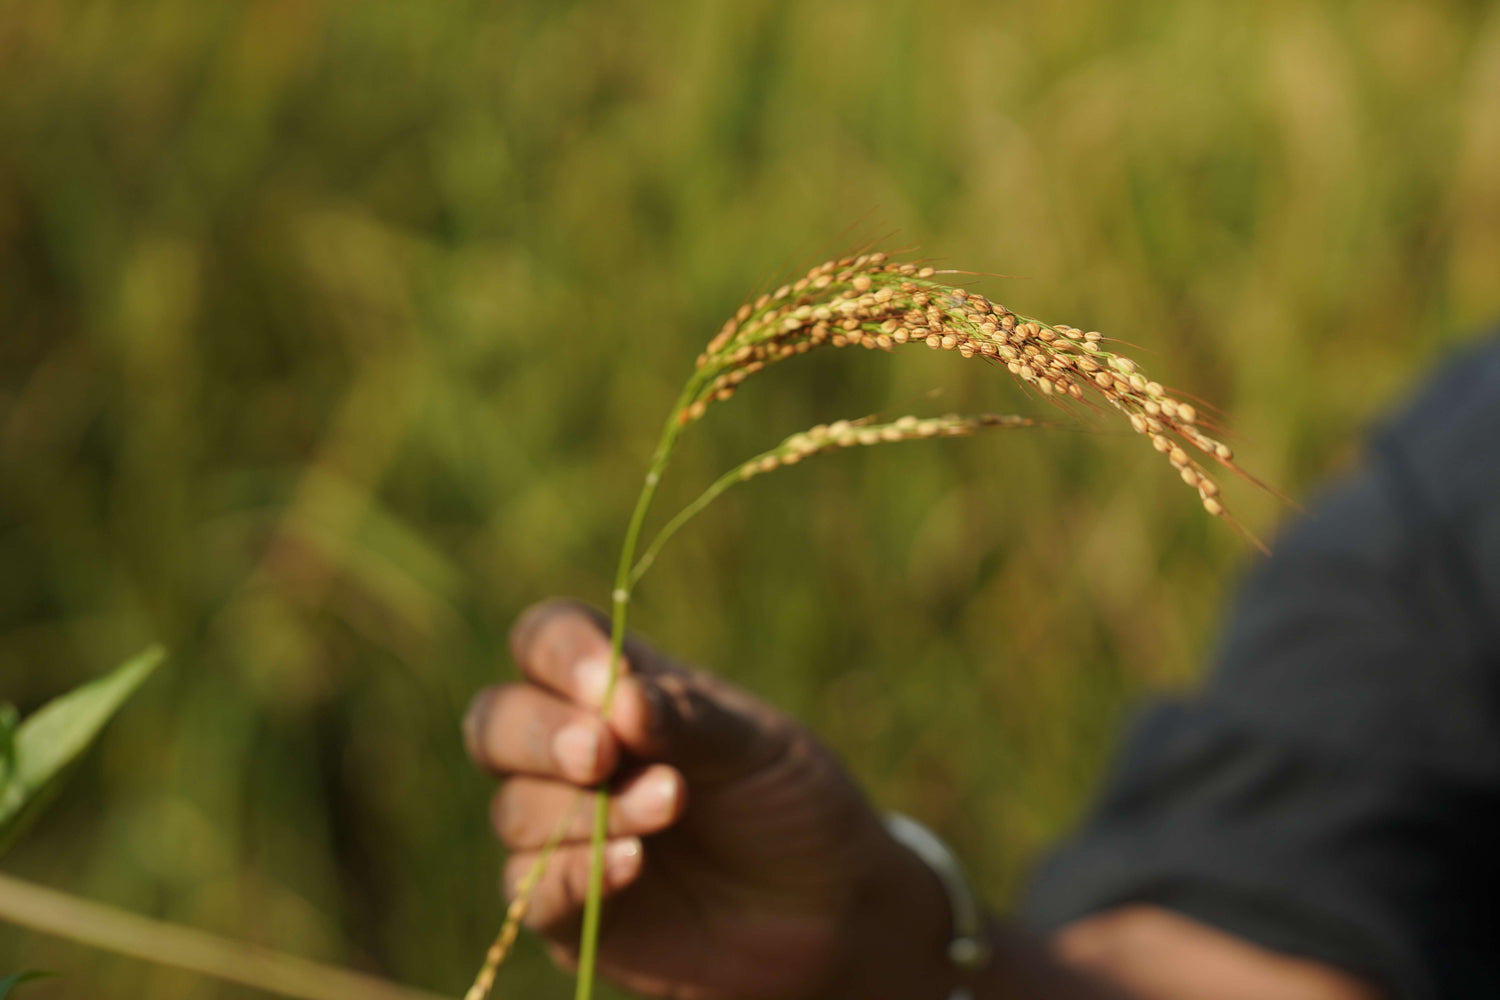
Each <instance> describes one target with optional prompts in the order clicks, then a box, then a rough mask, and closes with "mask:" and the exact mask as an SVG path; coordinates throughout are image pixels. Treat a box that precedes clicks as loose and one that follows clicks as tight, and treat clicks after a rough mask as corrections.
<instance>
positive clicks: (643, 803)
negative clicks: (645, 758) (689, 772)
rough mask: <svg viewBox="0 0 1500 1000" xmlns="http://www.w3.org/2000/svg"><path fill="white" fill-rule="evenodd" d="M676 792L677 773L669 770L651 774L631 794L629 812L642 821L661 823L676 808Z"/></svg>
mask: <svg viewBox="0 0 1500 1000" xmlns="http://www.w3.org/2000/svg"><path fill="white" fill-rule="evenodd" d="M677 794H678V782H677V775H675V774H672V773H671V772H670V771H665V772H662V773H661V774H653V775H651V776H650V777H649V778H646V779H645V780H644V781H642V782H641V787H640V788H639V789H637V790H635V793H634V794H633V795H632V796H631V798H632V799H633V800H634V801H632V803H631V812H633V813H635V814H636V818H637V819H638V820H640V821H641V822H643V823H663V822H665V821H666V820H667V819H669V818H670V817H671V815H672V813H673V811H674V810H676V808H677Z"/></svg>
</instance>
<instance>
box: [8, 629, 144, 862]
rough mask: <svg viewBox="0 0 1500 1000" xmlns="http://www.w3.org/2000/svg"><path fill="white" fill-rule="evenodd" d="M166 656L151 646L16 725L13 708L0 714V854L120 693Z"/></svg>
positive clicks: (122, 696) (50, 792) (115, 704)
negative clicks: (0, 753)
mask: <svg viewBox="0 0 1500 1000" xmlns="http://www.w3.org/2000/svg"><path fill="white" fill-rule="evenodd" d="M165 657H166V652H165V651H164V650H162V649H161V648H160V647H153V648H151V649H148V650H146V651H145V652H143V653H140V654H139V655H137V656H135V657H133V658H132V659H130V660H127V661H126V662H125V663H123V664H121V665H120V666H118V667H116V668H115V669H114V670H112V671H111V672H109V673H108V674H105V675H104V676H103V677H100V678H99V679H98V680H96V681H92V682H90V683H88V684H85V685H83V686H82V687H80V688H77V689H76V690H73V691H70V692H69V693H67V694H65V695H62V696H61V697H59V698H57V699H55V700H53V701H50V702H48V703H47V704H46V705H43V706H42V707H41V708H40V709H38V710H37V711H36V712H34V713H33V714H32V715H31V716H30V717H29V718H28V719H27V720H26V721H25V722H23V723H21V724H20V725H19V726H17V725H16V723H15V718H16V713H15V710H14V708H12V707H10V706H6V708H8V709H9V711H8V712H5V713H3V714H0V739H3V741H4V752H5V766H4V769H3V770H0V854H4V853H5V852H6V850H8V849H9V848H10V845H11V844H13V843H15V840H16V838H17V837H18V836H20V834H21V832H22V831H23V830H24V829H25V828H26V826H27V825H28V824H30V823H31V822H32V821H33V820H35V819H36V817H37V815H38V814H39V813H40V812H41V811H42V810H43V809H44V808H46V806H47V803H48V802H50V801H51V799H52V797H53V796H54V795H56V794H57V791H58V788H59V787H60V786H61V785H62V782H63V778H64V776H65V775H66V773H67V770H68V767H69V765H71V764H72V763H73V762H74V761H75V760H77V759H78V757H79V755H80V754H82V753H83V751H84V750H86V749H87V748H88V746H89V744H90V743H92V742H93V741H94V737H96V736H98V735H99V732H100V730H102V729H103V728H104V725H105V723H107V722H108V721H109V720H110V719H111V718H112V717H113V716H114V714H115V712H117V711H118V710H119V708H120V706H121V705H123V704H124V703H125V699H127V698H129V697H130V695H131V694H132V693H134V692H135V689H136V688H138V687H140V686H141V684H142V683H143V682H144V681H145V680H146V678H147V677H149V676H151V672H152V671H154V670H155V669H156V667H157V665H158V664H160V663H161V661H162V660H163V659H164V658H165Z"/></svg>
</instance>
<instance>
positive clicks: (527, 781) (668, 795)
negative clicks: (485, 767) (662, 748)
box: [490, 764, 686, 851]
mask: <svg viewBox="0 0 1500 1000" xmlns="http://www.w3.org/2000/svg"><path fill="white" fill-rule="evenodd" d="M685 791H686V786H685V782H684V781H683V778H682V775H681V774H679V773H678V772H677V771H676V770H674V769H673V768H670V767H668V766H666V765H665V764H653V765H651V766H649V767H646V768H643V769H642V770H640V771H638V772H636V773H635V774H632V775H631V776H630V777H629V778H627V779H626V780H624V781H623V782H621V783H620V785H619V787H618V788H617V789H615V790H613V791H612V792H611V793H610V800H609V825H608V831H609V832H608V836H610V837H612V838H618V837H626V836H636V837H643V836H647V835H649V834H653V833H660V832H661V831H662V830H665V829H666V828H667V827H669V826H671V825H672V824H673V823H675V822H676V821H677V819H678V817H680V816H681V815H682V810H683V806H684V804H685V801H686V795H685ZM582 794H583V793H582V792H581V791H580V790H579V789H578V788H575V787H574V786H572V785H567V784H563V783H562V782H557V781H547V780H544V779H541V778H531V777H517V778H511V779H510V780H509V781H507V782H506V783H505V784H503V785H501V786H500V790H499V791H497V792H496V793H495V797H494V798H493V799H492V800H491V803H490V821H491V824H492V825H493V826H494V828H495V833H496V835H497V836H498V837H499V838H500V842H501V843H503V844H504V845H505V846H506V847H508V848H510V849H511V850H513V851H530V850H536V849H537V848H539V847H541V846H542V845H544V844H546V843H547V842H548V841H549V840H550V839H551V838H552V836H553V834H554V833H555V832H556V831H557V828H558V825H559V824H563V830H562V833H561V835H560V837H561V840H560V842H561V843H564V844H571V843H579V842H582V841H586V840H588V839H589V838H590V836H592V834H593V823H594V811H593V810H592V809H590V808H587V807H586V806H587V803H585V802H583V801H582V800H581V799H580V796H581V795H582ZM564 820H566V822H564Z"/></svg>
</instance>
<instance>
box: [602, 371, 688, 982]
mask: <svg viewBox="0 0 1500 1000" xmlns="http://www.w3.org/2000/svg"><path fill="white" fill-rule="evenodd" d="M703 381H704V376H703V374H702V373H701V372H699V373H698V374H695V375H694V376H693V377H692V378H691V379H689V380H688V384H687V386H686V387H684V389H683V391H682V396H681V398H679V399H678V401H677V405H676V406H674V407H672V412H671V414H670V415H669V416H668V417H667V423H666V426H665V427H663V428H662V432H661V437H660V438H659V439H658V440H657V442H656V451H655V453H653V454H652V456H651V466H650V468H649V469H647V471H646V480H645V482H644V483H643V484H642V485H641V493H640V496H639V497H637V498H636V501H635V511H634V512H633V513H632V514H631V515H630V526H629V527H628V528H626V530H625V543H624V545H622V546H621V548H620V563H619V566H618V567H617V568H616V570H615V591H614V594H613V595H612V596H611V604H612V612H611V615H610V630H609V680H608V682H607V683H606V684H605V686H604V699H603V702H602V703H601V704H600V706H599V711H600V714H601V715H603V716H604V717H605V718H606V719H607V718H609V709H610V703H611V701H612V700H613V698H614V691H615V681H616V680H617V679H618V678H619V674H620V659H621V653H622V651H623V650H624V647H625V616H626V608H627V605H629V603H630V589H631V587H633V586H634V584H635V579H634V578H633V577H632V576H631V572H630V569H631V565H632V563H633V561H634V559H635V548H636V543H637V542H638V540H639V539H640V535H641V525H642V524H644V523H645V520H646V511H647V510H648V509H649V508H650V506H651V498H652V497H653V496H655V495H656V486H657V484H658V483H659V482H661V477H662V473H663V472H664V471H665V469H666V467H667V460H668V459H669V458H670V457H671V455H672V447H673V445H675V444H676V443H677V435H678V434H679V433H680V432H681V430H682V424H681V423H679V422H678V419H679V418H678V415H679V414H680V413H682V412H683V410H684V408H686V407H687V406H688V405H689V404H691V403H692V401H693V400H694V399H695V398H696V396H697V393H698V390H699V389H700V388H701V387H702V385H703ZM608 823H609V789H608V786H607V785H606V784H601V785H600V786H599V788H598V789H597V790H595V792H594V829H593V836H592V839H591V841H590V845H589V846H590V852H589V884H588V895H587V897H586V898H585V899H584V905H583V933H582V936H581V938H580V940H579V942H578V982H577V985H576V987H575V989H574V994H573V995H574V998H575V1000H591V998H592V997H593V995H594V965H595V961H596V959H597V957H598V953H599V914H600V910H601V904H602V902H603V899H604V841H605V837H606V836H607V835H608Z"/></svg>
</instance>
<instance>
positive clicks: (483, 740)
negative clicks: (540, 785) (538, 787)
mask: <svg viewBox="0 0 1500 1000" xmlns="http://www.w3.org/2000/svg"><path fill="white" fill-rule="evenodd" d="M464 742H465V744H466V745H467V746H468V750H469V756H470V757H472V758H473V760H474V762H475V763H476V764H479V765H480V766H481V767H485V768H488V769H489V770H491V771H495V772H497V773H500V774H534V775H539V776H542V777H547V778H553V779H561V780H565V781H570V782H573V783H574V784H580V785H591V784H594V783H596V782H599V781H603V780H604V779H605V778H606V777H607V776H608V775H609V774H610V773H611V772H612V771H614V769H615V765H616V764H617V763H618V762H619V759H620V750H619V744H618V742H617V741H616V739H615V737H614V735H613V734H612V733H611V732H610V731H609V728H608V727H607V726H605V724H604V721H603V720H602V719H600V718H599V717H598V716H597V715H595V714H594V713H593V712H590V711H588V710H587V709H584V708H581V707H579V706H577V705H571V704H569V703H567V702H565V701H563V700H562V699H560V698H558V697H557V696H556V695H553V694H549V693H548V692H546V691H543V690H541V689H540V688H536V687H533V686H531V685H529V684H510V685H506V686H503V687H492V688H486V689H484V690H483V691H481V692H479V694H477V695H475V696H474V700H473V701H472V702H471V703H470V705H469V710H468V712H467V713H466V714H465V716H464Z"/></svg>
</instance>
